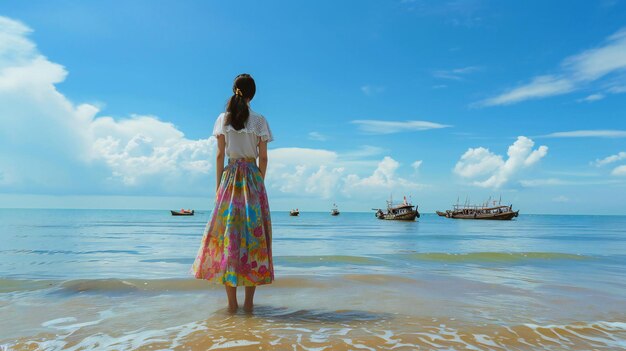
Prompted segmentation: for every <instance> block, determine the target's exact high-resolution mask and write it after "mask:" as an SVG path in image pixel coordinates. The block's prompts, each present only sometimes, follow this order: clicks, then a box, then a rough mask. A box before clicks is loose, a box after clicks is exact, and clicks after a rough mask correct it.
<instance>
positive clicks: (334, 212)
mask: <svg viewBox="0 0 626 351" xmlns="http://www.w3.org/2000/svg"><path fill="white" fill-rule="evenodd" d="M330 215H331V216H339V209H338V208H337V205H336V204H333V209H332V210H330Z"/></svg>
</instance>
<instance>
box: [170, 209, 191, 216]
mask: <svg viewBox="0 0 626 351" xmlns="http://www.w3.org/2000/svg"><path fill="white" fill-rule="evenodd" d="M170 212H171V213H172V216H193V215H194V213H195V211H194V210H180V211H174V210H170Z"/></svg>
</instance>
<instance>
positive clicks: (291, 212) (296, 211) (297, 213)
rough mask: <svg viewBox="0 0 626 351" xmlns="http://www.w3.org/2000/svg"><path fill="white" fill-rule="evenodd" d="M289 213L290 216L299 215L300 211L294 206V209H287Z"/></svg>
mask: <svg viewBox="0 0 626 351" xmlns="http://www.w3.org/2000/svg"><path fill="white" fill-rule="evenodd" d="M289 215H290V216H299V215H300V211H299V210H298V209H297V208H296V209H295V210H291V211H289Z"/></svg>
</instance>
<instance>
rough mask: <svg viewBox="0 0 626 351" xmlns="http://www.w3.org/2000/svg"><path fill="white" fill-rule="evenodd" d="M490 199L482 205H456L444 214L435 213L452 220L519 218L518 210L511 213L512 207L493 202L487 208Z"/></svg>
mask: <svg viewBox="0 0 626 351" xmlns="http://www.w3.org/2000/svg"><path fill="white" fill-rule="evenodd" d="M490 200H491V198H490V199H489V200H487V202H485V203H484V204H482V205H469V204H468V202H467V201H466V204H464V205H459V204H458V201H457V204H456V205H454V206H453V207H452V210H447V211H446V212H440V211H437V214H438V215H440V216H441V214H440V213H443V214H444V217H446V218H454V219H487V220H511V219H513V218H515V217H517V216H519V210H517V211H513V205H509V206H505V205H502V204H501V202H502V201H501V200H500V201H495V200H494V201H493V205H492V206H489V202H490Z"/></svg>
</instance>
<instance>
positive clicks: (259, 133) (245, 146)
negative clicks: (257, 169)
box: [213, 109, 274, 159]
mask: <svg viewBox="0 0 626 351" xmlns="http://www.w3.org/2000/svg"><path fill="white" fill-rule="evenodd" d="M225 116H226V113H221V114H220V115H219V116H218V117H217V120H216V121H215V126H214V127H213V136H214V137H216V138H217V136H218V135H224V137H225V139H226V156H228V158H231V159H236V158H257V157H258V156H259V151H258V149H257V146H258V145H259V141H260V140H263V141H265V142H268V143H269V142H270V141H272V140H274V137H273V136H272V131H271V130H270V126H269V125H268V124H267V121H266V120H265V117H263V116H262V115H260V114H258V113H256V112H254V111H252V109H250V116H249V117H248V120H247V121H246V125H245V127H244V128H243V129H240V130H236V129H235V128H233V127H232V126H231V125H227V126H225V125H224V122H225Z"/></svg>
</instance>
